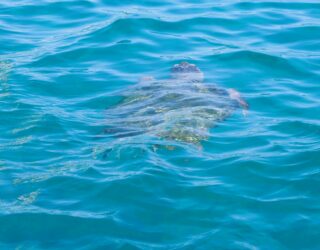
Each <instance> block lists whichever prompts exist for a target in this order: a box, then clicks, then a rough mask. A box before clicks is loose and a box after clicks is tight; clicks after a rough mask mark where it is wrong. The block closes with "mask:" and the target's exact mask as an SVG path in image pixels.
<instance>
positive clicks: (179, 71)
mask: <svg viewBox="0 0 320 250" xmlns="http://www.w3.org/2000/svg"><path fill="white" fill-rule="evenodd" d="M171 76H172V78H173V79H179V80H188V81H192V82H202V81H203V73H202V72H201V70H200V69H199V68H198V67H197V66H196V65H194V64H191V63H188V62H181V63H179V64H175V65H174V66H173V67H172V68H171Z"/></svg>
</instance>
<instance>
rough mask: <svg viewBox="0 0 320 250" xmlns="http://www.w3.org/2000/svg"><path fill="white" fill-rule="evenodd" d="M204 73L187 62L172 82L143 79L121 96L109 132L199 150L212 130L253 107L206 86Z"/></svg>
mask: <svg viewBox="0 0 320 250" xmlns="http://www.w3.org/2000/svg"><path fill="white" fill-rule="evenodd" d="M203 79H204V75H203V73H202V72H201V71H200V69H199V68H198V67H197V66H196V65H194V64H190V63H188V62H181V63H179V64H176V65H174V66H173V67H172V68H171V77H170V79H166V80H155V79H154V78H153V77H144V78H142V79H141V81H140V82H139V83H138V84H136V85H134V86H132V87H131V88H129V89H127V90H126V91H123V92H121V95H120V96H121V97H122V100H121V101H120V102H119V103H118V104H117V105H115V106H113V107H110V108H109V109H108V110H107V128H106V129H105V132H106V133H108V134H112V135H114V136H115V137H118V138H123V137H133V136H137V135H141V134H147V135H150V136H156V137H157V138H161V139H166V140H168V141H177V142H182V143H189V144H194V145H199V146H200V143H201V141H203V140H205V139H206V138H208V136H209V129H210V128H212V127H214V126H215V124H216V123H217V122H219V121H222V120H223V119H225V118H226V117H227V116H229V115H230V114H231V113H232V111H233V110H235V109H236V108H243V110H247V109H248V104H247V103H246V102H245V101H244V100H243V99H242V98H241V96H240V94H239V92H237V91H236V90H234V89H223V88H220V87H218V86H216V85H212V84H204V83H203Z"/></svg>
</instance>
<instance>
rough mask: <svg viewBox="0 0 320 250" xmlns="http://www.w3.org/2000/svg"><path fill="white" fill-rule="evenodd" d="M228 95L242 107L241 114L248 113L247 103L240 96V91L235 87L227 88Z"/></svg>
mask: <svg viewBox="0 0 320 250" xmlns="http://www.w3.org/2000/svg"><path fill="white" fill-rule="evenodd" d="M227 91H228V94H229V97H230V98H231V99H232V100H235V101H236V102H237V103H238V104H239V106H240V107H241V108H242V114H243V115H244V116H246V115H247V114H248V109H249V104H248V103H247V102H246V101H245V100H244V99H243V98H242V97H241V95H240V93H239V92H238V91H237V90H235V89H228V90H227Z"/></svg>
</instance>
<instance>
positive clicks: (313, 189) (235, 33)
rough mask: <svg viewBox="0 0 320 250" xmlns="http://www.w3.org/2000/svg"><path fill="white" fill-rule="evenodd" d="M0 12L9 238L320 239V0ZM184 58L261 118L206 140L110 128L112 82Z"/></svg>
mask: <svg viewBox="0 0 320 250" xmlns="http://www.w3.org/2000/svg"><path fill="white" fill-rule="evenodd" d="M0 17H1V18H0V44H1V45H0V119H1V130H0V142H1V144H0V176H1V178H0V184H1V192H0V249H319V246H320V213H319V211H320V200H319V192H320V122H319V120H320V119H319V118H320V109H319V94H320V90H319V83H320V77H319V73H320V43H319V42H320V3H319V1H307V0H305V1H301V0H292V1H288V0H281V1H273V0H271V1H241V0H226V1H206V0H201V1H198V2H197V3H195V1H194V2H192V1H188V0H185V1H183V0H164V1H163V0H162V1H160V0H156V1H152V2H151V1H144V0H140V1H136V2H132V1H127V0H125V1H114V0H109V1H106V0H86V1H85V0H78V1H71V0H62V1H53V0H44V1H35V0H18V1H11V0H2V1H1V3H0ZM181 61H189V62H192V63H195V64H197V65H198V67H199V68H201V70H202V71H203V72H204V74H205V82H206V83H209V84H211V83H215V84H218V85H219V86H221V87H223V88H234V89H237V90H238V91H239V92H241V93H242V96H243V97H244V98H245V99H246V101H247V102H248V103H249V105H250V111H249V114H248V115H247V116H246V117H244V116H243V115H242V113H241V111H240V110H238V111H236V112H234V113H233V114H232V115H231V116H230V117H228V118H227V119H226V120H224V121H222V122H220V123H219V124H218V126H216V127H215V128H213V129H211V130H210V136H209V138H208V139H206V140H204V141H202V143H201V145H202V148H199V147H194V146H193V145H190V144H183V143H176V144H177V145H175V147H172V146H171V145H170V144H171V143H173V142H170V141H165V140H163V141H162V143H164V144H167V147H164V148H162V149H159V150H153V149H152V146H153V145H154V144H155V142H154V141H153V140H154V138H148V137H147V136H145V137H142V138H141V137H139V139H137V138H136V137H134V136H131V137H125V138H122V140H120V141H119V138H115V137H112V136H109V135H108V134H106V133H105V132H104V131H105V127H106V126H107V124H108V119H107V113H108V109H109V108H110V107H111V106H112V105H115V104H116V103H117V96H116V95H113V93H115V92H117V91H123V90H126V89H127V88H129V87H130V86H133V85H134V84H135V83H137V82H138V80H139V78H141V77H143V76H146V75H151V76H154V77H156V78H158V79H166V78H168V77H169V69H170V67H171V66H172V65H173V64H175V63H179V62H181ZM115 142H117V143H116V150H111V151H110V150H109V148H110V145H114V144H115ZM157 143H158V142H157Z"/></svg>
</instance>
